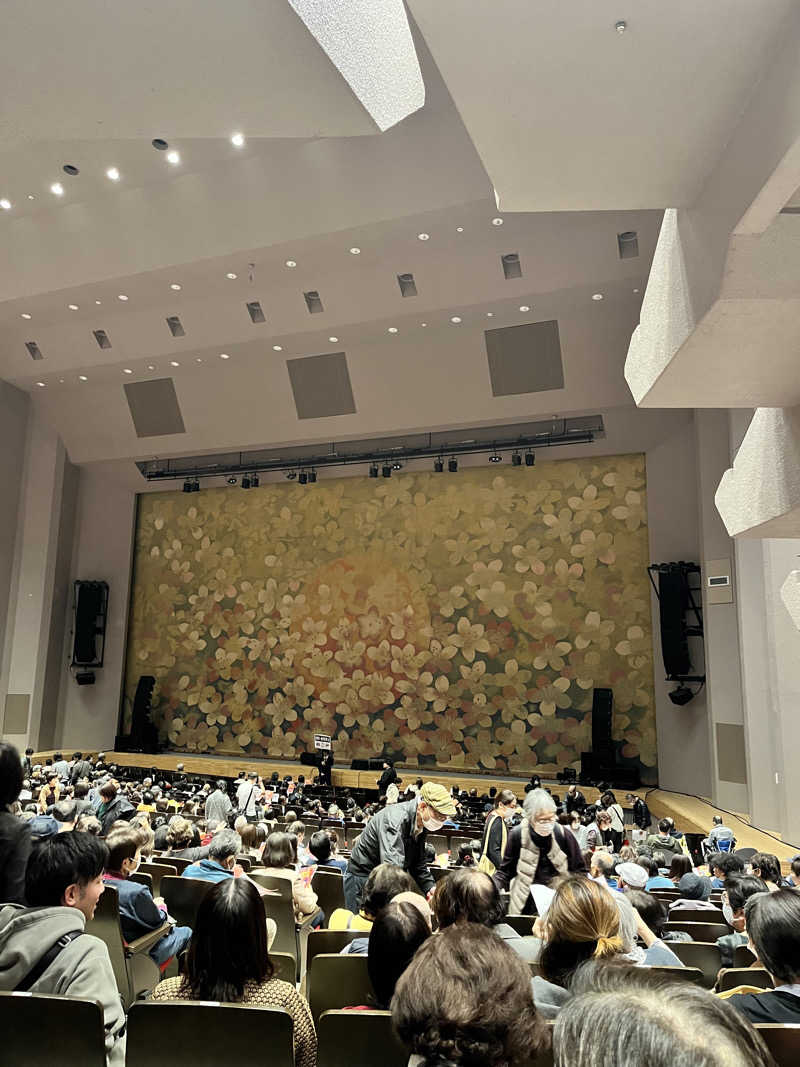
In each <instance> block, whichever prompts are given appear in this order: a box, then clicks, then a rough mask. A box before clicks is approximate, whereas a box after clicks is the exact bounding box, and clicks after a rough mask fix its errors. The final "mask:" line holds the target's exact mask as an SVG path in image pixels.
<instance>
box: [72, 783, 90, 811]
mask: <svg viewBox="0 0 800 1067" xmlns="http://www.w3.org/2000/svg"><path fill="white" fill-rule="evenodd" d="M88 797H89V783H88V782H77V783H76V784H75V786H74V788H73V790H72V798H73V800H74V801H75V808H76V810H77V813H78V816H79V817H80V816H81V815H94V807H93V805H92V802H91V801H90V800H89V799H88Z"/></svg>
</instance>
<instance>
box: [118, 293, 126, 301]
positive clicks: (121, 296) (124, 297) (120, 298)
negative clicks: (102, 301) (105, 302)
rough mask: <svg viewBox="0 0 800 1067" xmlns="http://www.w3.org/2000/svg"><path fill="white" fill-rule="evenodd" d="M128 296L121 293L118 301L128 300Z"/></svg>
mask: <svg viewBox="0 0 800 1067" xmlns="http://www.w3.org/2000/svg"><path fill="white" fill-rule="evenodd" d="M127 299H128V298H127V296H126V295H125V294H124V293H119V295H118V296H117V300H127Z"/></svg>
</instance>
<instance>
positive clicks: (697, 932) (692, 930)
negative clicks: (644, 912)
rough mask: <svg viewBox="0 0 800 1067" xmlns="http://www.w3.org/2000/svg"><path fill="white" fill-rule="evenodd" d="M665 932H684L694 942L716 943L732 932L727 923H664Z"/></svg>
mask: <svg viewBox="0 0 800 1067" xmlns="http://www.w3.org/2000/svg"><path fill="white" fill-rule="evenodd" d="M664 929H665V930H684V931H685V932H686V933H687V934H689V935H690V936H691V938H692V941H716V940H717V938H718V937H724V936H725V935H726V934H729V933H730V932H731V928H730V927H729V926H728V925H727V923H696V922H681V921H678V922H673V921H672V919H670V921H669V922H666V923H664Z"/></svg>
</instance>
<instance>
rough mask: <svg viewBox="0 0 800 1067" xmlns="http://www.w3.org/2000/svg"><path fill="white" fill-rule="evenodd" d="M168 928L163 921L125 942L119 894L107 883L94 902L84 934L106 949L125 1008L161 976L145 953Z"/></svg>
mask: <svg viewBox="0 0 800 1067" xmlns="http://www.w3.org/2000/svg"><path fill="white" fill-rule="evenodd" d="M169 929H170V926H169V923H164V924H163V925H162V926H159V927H158V929H156V930H153V931H151V932H150V933H149V934H145V935H144V936H143V937H139V938H137V939H136V941H132V942H130V944H126V943H125V940H124V939H123V936H122V925H121V923H120V918H119V894H118V893H117V890H116V889H115V888H114V887H113V886H109V885H107V886H106V887H105V890H104V891H103V894H102V896H101V897H100V899H99V900H98V902H97V907H96V908H95V913H94V918H93V919H92V920H91V921H90V922H88V923H87V924H86V932H87V934H93V935H94V936H95V937H99V938H100V940H101V941H102V942H103V943H104V944H105V946H106V948H107V949H108V955H109V958H110V960H111V967H112V969H113V971H114V977H115V978H116V980H117V989H118V990H119V995H120V996H121V997H122V1004H123V1006H124V1008H125V1010H126V1011H127V1010H128V1008H129V1007H130V1006H131V1004H133V1002H134V1001H135V1000H136V998H137V997H140V996H142V995H143V994H145V993H149V992H150V990H151V989H154V988H155V987H156V985H157V984H158V981H159V979H160V977H161V975H160V973H159V969H158V966H157V965H156V964H155V963H154V962H153V960H151V959H150V956H149V955H148V952H149V951H150V949H151V948H152V947H153V945H154V944H155V943H156V942H157V941H160V940H161V938H162V937H163V936H164V934H166V933H168V931H169Z"/></svg>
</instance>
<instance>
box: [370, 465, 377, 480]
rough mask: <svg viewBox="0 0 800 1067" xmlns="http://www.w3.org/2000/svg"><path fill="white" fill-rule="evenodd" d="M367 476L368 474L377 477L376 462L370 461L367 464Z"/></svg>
mask: <svg viewBox="0 0 800 1067" xmlns="http://www.w3.org/2000/svg"><path fill="white" fill-rule="evenodd" d="M369 476H370V478H377V477H378V464H377V463H370V465H369Z"/></svg>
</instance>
